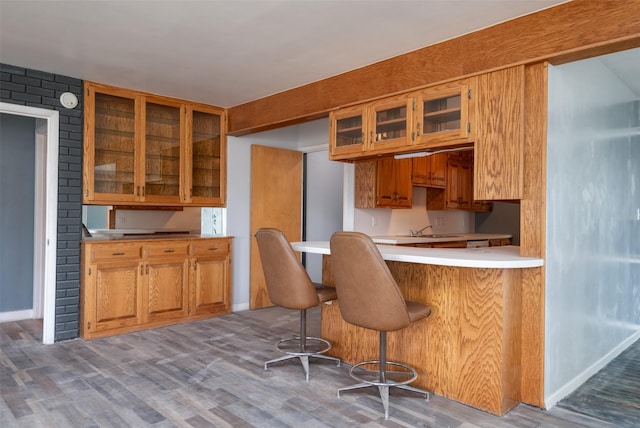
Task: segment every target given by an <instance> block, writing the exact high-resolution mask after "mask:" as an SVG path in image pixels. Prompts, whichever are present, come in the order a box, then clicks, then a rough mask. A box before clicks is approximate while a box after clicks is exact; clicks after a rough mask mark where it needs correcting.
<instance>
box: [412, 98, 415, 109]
mask: <svg viewBox="0 0 640 428" xmlns="http://www.w3.org/2000/svg"><path fill="white" fill-rule="evenodd" d="M412 104H413V107H412V108H413V111H416V100H413V102H412Z"/></svg>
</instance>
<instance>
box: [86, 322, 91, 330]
mask: <svg viewBox="0 0 640 428" xmlns="http://www.w3.org/2000/svg"><path fill="white" fill-rule="evenodd" d="M87 330H91V322H88V323H87Z"/></svg>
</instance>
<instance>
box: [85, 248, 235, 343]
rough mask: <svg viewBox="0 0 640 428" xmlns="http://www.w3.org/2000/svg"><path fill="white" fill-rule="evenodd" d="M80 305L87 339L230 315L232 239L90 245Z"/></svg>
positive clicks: (86, 257) (86, 252)
mask: <svg viewBox="0 0 640 428" xmlns="http://www.w3.org/2000/svg"><path fill="white" fill-rule="evenodd" d="M212 249H213V250H212ZM80 299H81V307H80V321H81V325H80V335H81V337H82V338H84V339H93V338H97V337H103V336H110V335H115V334H122V333H128V332H132V331H138V330H143V329H146V328H152V327H158V326H161V325H168V324H173V323H178V322H186V321H190V320H196V319H203V318H208V317H211V316H215V315H222V314H227V313H230V312H231V238H193V239H162V240H153V241H144V240H135V241H118V242H113V241H95V242H89V241H85V242H83V245H82V278H81V297H80Z"/></svg>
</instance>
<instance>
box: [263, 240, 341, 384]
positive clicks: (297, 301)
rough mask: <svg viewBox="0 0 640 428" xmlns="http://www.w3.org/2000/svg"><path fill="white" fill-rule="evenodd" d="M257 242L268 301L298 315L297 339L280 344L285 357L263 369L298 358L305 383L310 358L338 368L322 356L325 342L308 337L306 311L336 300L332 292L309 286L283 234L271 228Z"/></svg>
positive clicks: (325, 349) (327, 357)
mask: <svg viewBox="0 0 640 428" xmlns="http://www.w3.org/2000/svg"><path fill="white" fill-rule="evenodd" d="M256 240H257V242H258V250H259V251H260V259H261V261H262V270H263V271H264V278H265V281H266V285H267V293H268V294H269V299H271V302H272V303H273V304H274V305H278V306H281V307H283V308H287V309H297V310H299V311H300V335H299V336H298V337H295V338H290V339H282V340H281V341H279V342H278V343H277V344H276V349H277V350H278V351H280V352H282V353H284V354H285V355H283V356H282V357H279V358H275V359H273V360H269V361H267V362H266V363H264V369H265V370H267V366H268V365H269V364H271V363H276V362H278V361H284V360H289V359H292V358H298V359H299V360H300V362H301V363H302V367H303V368H304V372H305V377H306V380H307V381H309V357H314V358H322V359H325V360H331V361H335V362H337V365H338V366H339V365H340V359H338V358H334V357H329V356H327V355H322V354H324V353H325V352H327V351H328V350H329V349H331V344H330V343H329V342H328V341H326V340H324V339H321V338H319V337H308V336H307V309H310V308H313V307H315V306H318V305H319V304H321V303H324V302H327V301H329V300H335V299H336V298H337V296H336V290H335V288H333V287H328V286H325V285H323V284H316V283H313V282H311V279H310V278H309V274H308V273H307V271H306V270H305V268H304V266H302V264H301V263H300V260H298V257H297V256H296V253H295V252H294V251H293V248H292V247H291V244H290V243H289V241H288V240H287V238H286V236H285V235H284V233H282V231H280V230H278V229H273V228H262V229H259V230H258V232H256Z"/></svg>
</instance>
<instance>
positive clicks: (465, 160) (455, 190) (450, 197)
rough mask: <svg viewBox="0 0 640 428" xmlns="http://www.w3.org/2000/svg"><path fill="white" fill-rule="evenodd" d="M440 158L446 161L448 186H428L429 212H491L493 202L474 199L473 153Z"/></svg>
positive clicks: (445, 155) (454, 153) (453, 154)
mask: <svg viewBox="0 0 640 428" xmlns="http://www.w3.org/2000/svg"><path fill="white" fill-rule="evenodd" d="M438 156H444V157H445V159H446V168H445V171H446V174H447V179H446V186H445V187H444V188H437V187H436V186H427V210H447V209H458V210H470V211H475V212H489V211H491V210H492V209H493V204H492V203H491V202H489V201H477V200H474V199H473V180H474V179H473V151H469V150H466V151H459V152H450V153H449V154H445V153H442V154H440V155H438ZM431 157H433V156H431ZM415 160H416V159H414V162H415ZM414 165H415V163H414ZM414 185H415V184H414Z"/></svg>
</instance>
